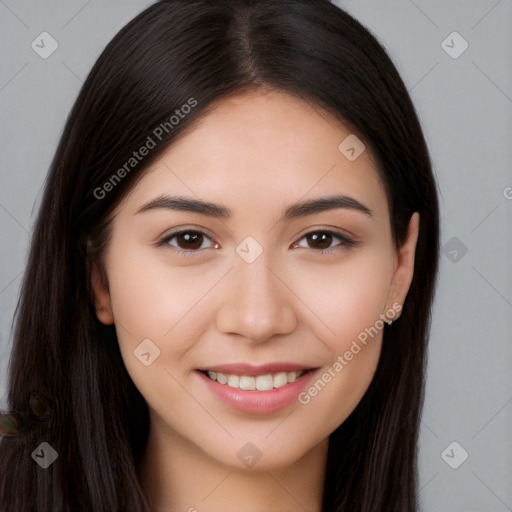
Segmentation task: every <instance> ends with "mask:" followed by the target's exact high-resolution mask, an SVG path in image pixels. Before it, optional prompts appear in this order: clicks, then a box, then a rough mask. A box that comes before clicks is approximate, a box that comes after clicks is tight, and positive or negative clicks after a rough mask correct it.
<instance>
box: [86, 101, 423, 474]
mask: <svg viewBox="0 0 512 512" xmlns="http://www.w3.org/2000/svg"><path fill="white" fill-rule="evenodd" d="M350 135H351V134H350V131H348V130H347V129H346V128H344V126H343V125H341V124H339V123H336V122H335V121H333V120H332V119H330V118H328V117H327V116H326V115H322V114H320V113H319V111H318V110H316V109H314V108H313V107H312V106H311V105H310V104H308V103H305V102H302V101H301V100H298V99H296V98H294V97H292V96H289V95H287V94H284V93H279V92H267V93H265V94H264V93H261V92H251V93H244V94H240V95H237V96H233V97H231V98H229V99H227V100H223V101H222V102H220V103H219V104H218V106H217V108H215V109H213V110H212V111H211V112H210V113H208V114H207V115H206V116H205V117H204V118H203V119H202V121H201V122H200V124H199V125H198V126H197V127H196V128H194V130H193V131H191V132H189V133H188V134H187V135H185V136H184V137H183V138H181V139H180V140H179V141H178V142H177V143H175V144H174V145H173V146H172V147H171V148H170V149H168V150H167V151H166V153H165V154H164V155H163V157H162V158H161V159H160V160H159V161H158V162H157V163H155V164H154V165H152V166H151V167H150V168H149V169H148V170H147V172H146V173H145V174H144V176H143V177H142V179H141V180H140V181H139V182H138V183H137V184H136V186H135V187H134V188H133V190H132V191H131V193H130V194H129V195H128V196H127V197H126V198H125V200H124V201H123V203H122V204H121V205H120V207H119V208H118V210H117V214H116V216H115V218H114V220H113V226H112V237H111V240H110V243H109V246H108V249H107V252H106V254H105V258H104V261H103V263H104V268H105V273H106V276H107V280H108V288H107V287H106V286H104V284H102V281H101V279H100V278H99V276H100V273H99V272H98V271H97V270H96V272H95V279H94V283H95V284H94V286H95V291H96V310H97V315H98V318H99V319H100V320H101V321H102V322H104V323H106V324H109V323H115V326H116V332H117V336H118V339H119V345H120V349H121V353H122V357H123V360H124V363H125V365H126V368H127V370H128V372H129V374H130V376H131V378H132V379H133V382H134V383H135V385H136V386H137V388H138V389H139V391H140V393H141V394H142V395H143V397H144V398H145V400H146V401H147V404H148V406H149V410H150V420H151V425H152V429H153V431H154V432H157V433H158V434H159V435H161V436H166V437H167V439H169V440H172V442H173V443H177V445H179V446H182V447H184V449H187V450H193V451H195V452H196V453H197V452H200V453H202V454H203V455H204V454H206V455H208V456H210V457H211V458H213V459H214V460H216V461H218V462H222V463H224V464H227V465H229V466H232V467H239V468H244V467H252V466H253V465H254V466H255V467H256V468H258V469H270V468H277V467H284V466H285V465H287V464H291V463H292V462H294V461H296V460H298V459H299V458H301V457H303V456H304V455H306V454H307V453H308V452H310V451H311V450H313V449H314V448H315V447H318V446H319V445H321V444H325V440H326V439H327V438H328V436H329V434H331V433H332V432H333V431H334V430H335V429H336V428H337V427H338V426H339V425H340V424H341V423H342V422H343V421H344V420H345V419H346V418H347V416H348V415H349V414H350V413H351V412H352V411H353V409H354V408H355V407H356V405H357V404H358V402H359V401H360V400H361V398H362V396H363V394H364V393H365V391H366V390H367V388H368V386H369V384H370V382H371V380H372V376H373V374H374V371H375V369H376V367H377V363H378V360H379V354H380V350H381V342H382V334H383V330H384V323H383V319H385V317H387V318H389V319H393V318H394V319H397V318H398V317H399V310H400V309H401V305H402V304H403V302H404V300H405V296H406V293H407V290H408V287H409V285H410V281H411V278H412V271H413V265H414V248H415V244H416V236H417V227H418V220H419V219H418V215H417V214H415V215H414V216H413V217H412V221H411V224H410V236H409V238H408V240H407V242H406V244H405V245H404V246H403V247H402V248H401V250H399V251H397V250H395V248H394V246H393V243H392V237H391V231H390V219H389V214H388V204H387V200H386V195H385V192H384V188H383V185H382V183H381V182H380V180H379V177H378V174H377V171H376V169H375V167H374V165H373V163H372V161H371V159H370V154H369V151H368V150H363V151H362V152H361V154H360V155H359V156H357V155H358V153H359V152H360V151H361V149H362V148H361V147H360V146H357V145H355V142H354V140H353V139H348V140H347V141H346V142H345V143H344V144H342V145H341V149H340V148H339V146H340V144H341V143H342V142H343V141H344V140H345V139H346V138H347V137H348V136H350ZM356 142H357V141H356ZM350 148H354V151H352V150H351V149H350ZM356 157H357V158H356ZM322 200H323V201H322ZM187 204H188V205H187ZM207 371H210V372H212V373H210V376H208V373H207ZM211 377H213V379H212V378H211ZM240 387H242V388H245V389H240ZM254 388H257V389H254Z"/></svg>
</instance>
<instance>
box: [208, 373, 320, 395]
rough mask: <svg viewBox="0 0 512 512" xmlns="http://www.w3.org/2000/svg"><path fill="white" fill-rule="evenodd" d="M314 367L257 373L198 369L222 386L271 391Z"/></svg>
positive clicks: (294, 379) (296, 378) (244, 389)
mask: <svg viewBox="0 0 512 512" xmlns="http://www.w3.org/2000/svg"><path fill="white" fill-rule="evenodd" d="M313 370H314V369H313V368H311V369H302V370H292V371H278V372H273V373H270V372H269V373H262V374H259V375H243V374H236V373H227V372H220V371H212V370H199V371H200V372H201V373H203V374H204V375H206V376H207V377H208V378H209V379H210V380H212V381H215V382H217V383H218V384H221V385H223V386H227V387H230V388H234V389H241V390H243V391H272V390H273V389H279V388H282V387H284V386H286V385H287V384H291V383H293V382H295V381H297V380H298V379H300V378H301V377H303V376H304V375H305V374H306V373H309V372H311V371H313Z"/></svg>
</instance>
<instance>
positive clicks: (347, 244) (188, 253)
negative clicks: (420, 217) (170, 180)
mask: <svg viewBox="0 0 512 512" xmlns="http://www.w3.org/2000/svg"><path fill="white" fill-rule="evenodd" d="M185 233H189V234H190V233H193V234H196V235H201V236H203V237H206V238H208V239H210V240H212V238H211V237H210V236H208V235H207V234H206V233H204V232H202V231H198V230H194V229H185V230H181V231H176V232H174V233H170V234H169V235H167V236H166V237H164V238H162V240H160V241H159V242H157V246H158V247H160V246H164V245H167V247H169V248H170V249H171V250H172V251H175V252H177V253H178V254H180V255H182V256H185V257H187V258H189V257H194V256H196V255H197V254H198V253H200V252H202V251H203V250H204V249H196V250H185V249H180V248H179V247H175V246H173V245H170V244H169V241H170V240H172V239H173V238H175V237H176V236H179V235H183V234H185ZM319 233H322V234H328V235H332V236H333V237H335V238H338V239H339V240H340V242H341V243H339V244H338V245H335V246H334V247H331V248H329V249H316V250H315V249H312V251H314V252H315V253H319V254H332V253H334V252H337V251H338V250H341V249H343V248H345V249H349V248H351V247H354V246H355V245H357V242H356V241H355V240H354V239H353V238H350V237H349V236H347V235H345V234H343V233H338V232H336V231H331V230H329V229H318V230H315V231H309V232H308V233H305V234H304V235H302V237H301V238H300V239H299V240H298V241H297V242H294V244H293V245H296V244H298V243H299V242H300V241H301V240H302V239H303V238H306V237H307V236H309V235H312V234H319ZM212 241H213V240H212Z"/></svg>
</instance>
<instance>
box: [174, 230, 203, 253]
mask: <svg viewBox="0 0 512 512" xmlns="http://www.w3.org/2000/svg"><path fill="white" fill-rule="evenodd" d="M176 238H177V239H178V240H184V241H185V247H184V249H199V247H201V245H202V243H203V242H202V238H203V236H202V235H201V234H200V233H193V232H187V233H181V234H179V235H177V236H176ZM198 242H199V243H198ZM178 245H180V244H178Z"/></svg>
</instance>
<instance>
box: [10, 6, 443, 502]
mask: <svg viewBox="0 0 512 512" xmlns="http://www.w3.org/2000/svg"><path fill="white" fill-rule="evenodd" d="M258 87H268V88H273V89H276V90H281V91H285V92H288V93H291V94H294V95H296V96H298V97H301V98H303V99H305V100H306V101H309V102H311V103H314V104H317V105H318V106H320V107H322V108H324V109H325V110H327V111H328V112H330V113H332V114H333V115H335V116H336V117H337V118H339V119H340V120H341V121H342V122H343V123H345V125H347V126H349V127H350V128H351V130H352V132H353V133H355V134H357V136H358V137H359V138H360V139H362V140H363V141H364V143H365V144H366V145H367V147H368V148H369V149H370V151H371V152H372V154H373V155H374V157H375V159H376V161H377V163H378V172H379V173H380V176H381V178H382V182H383V183H384V186H385V189H386V194H387V198H388V202H389V210H390V218H391V223H392V232H393V237H394V241H395V245H396V247H400V245H401V244H402V243H403V242H404V241H405V237H406V234H407V227H408V221H409V219H410V217H411V215H412V213H413V212H416V211H417V212H419V213H420V219H421V221H420V231H419V238H418V242H417V249H416V261H415V272H414V278H413V281H412V284H411V286H410V289H409V293H408V296H407V300H406V303H405V306H404V310H403V313H402V316H401V318H400V320H399V321H397V322H395V323H394V324H393V325H391V326H386V327H385V332H384V340H383V348H382V352H381V358H380V361H379V365H378V368H377V371H376V373H375V376H374V379H373V381H372V383H371V385H370V387H369V389H368V391H367V392H366V394H365V396H364V397H363V399H362V401H361V402H360V404H359V405H358V406H357V408H356V409H355V410H354V412H353V413H352V414H351V415H350V417H349V418H348V419H347V420H346V421H345V422H344V423H343V424H342V425H341V426H340V427H339V428H338V429H337V430H336V431H335V432H333V433H332V435H331V436H330V443H329V452H328V460H327V473H326V475H327V476H326V481H325V488H324V495H323V508H322V510H323V511H332V512H342V511H345V512H347V511H350V512H370V511H374V512H377V511H378V512H382V511H386V512H388V511H400V512H404V511H407V512H414V511H415V510H416V509H417V505H416V497H417V468H416V464H417V442H418V429H419V421H420V414H421V409H422V403H423V393H424V374H425V364H426V346H427V340H428V335H429V325H430V314H431V306H432V300H433V295H434V289H435V283H436V278H437V271H438V252H439V247H438V245H439V241H438V237H439V218H438V216H439V214H438V202H437V191H436V184H435V181H434V178H433V174H432V168H431V162H430V159H429V154H428V150H427V147H426V143H425V140H424V137H423V133H422V130H421V127H420V123H419V121H418V117H417V115H416V112H415V109H414V106H413V104H412V102H411V99H410V97H409V95H408V93H407V89H406V87H405V86H404V83H403V82H402V80H401V78H400V76H399V74H398V72H397V70H396V68H395V66H394V65H393V63H392V61H391V60H390V58H389V57H388V55H387V54H386V52H385V50H384V49H383V47H382V46H381V45H380V44H379V43H378V42H377V41H376V39H375V38H374V36H373V35H372V34H370V32H369V31H368V30H367V29H365V28H364V27H363V26H362V25H361V24H360V23H359V22H357V21H356V20H355V19H354V18H353V17H351V16H350V15H349V14H347V13H346V12H344V11H343V10H342V9H340V8H338V7H336V6H335V5H333V4H331V3H330V2H329V1H327V0H280V1H279V2H276V1H273V0H162V1H159V2H156V3H155V4H153V5H151V6H150V7H149V8H147V9H146V10H144V11H143V12H142V13H140V14H139V15H138V16H137V17H136V18H134V19H133V20H132V21H130V22H129V23H128V24H127V25H126V26H125V27H124V28H122V29H121V30H120V31H119V33H118V34H117V35H116V36H115V37H114V38H113V39H112V41H111V42H110V43H109V44H108V46H107V47H106V48H105V50H104V51H103V52H102V54H101V55H100V57H99V58H98V60H97V62H96V63H95V65H94V67H93V69H92V71H91V72H90V74H89V76H88V77H87V80H86V81H85V83H84V85H83V87H82V90H81V91H80V94H79V96H78V98H77V100H76V102H75V104H74V106H73V109H72V111H71V113H70V115H69V117H68V119H67V122H66V125H65V128H64V131H63V134H62V137H61V140H60V143H59V145H58V148H57V151H56V153H55V156H54V159H53V161H52V164H51V168H50V170H49V174H48V178H47V181H46V186H45V191H44V197H43V200H42V204H41V207H40V211H39V216H38V219H37V223H36V225H35V229H34V232H33V239H32V243H31V250H30V256H29V261H28V265H27V268H26V272H25V275H24V280H23V286H22V290H21V296H20V300H19V304H18V308H17V310H16V316H15V322H16V323H15V330H14V346H13V351H12V357H11V361H10V367H9V380H8V390H9V391H8V403H9V408H10V411H7V412H6V413H5V414H4V416H3V419H2V422H0V425H3V430H4V437H3V439H2V440H1V442H0V460H1V461H2V471H1V472H0V509H1V510H2V511H9V512H11V511H16V512H28V511H31V512H33V511H38V512H49V511H52V512H58V511H71V510H73V511H79V510H87V511H94V512H103V511H104V512H113V511H121V510H122V511H130V512H147V511H148V510H149V505H148V500H147V497H146V495H145V492H144V490H143V489H142V487H141V485H140V483H139V481H138V479H137V470H136V468H137V463H138V460H139V456H140V454H141V452H142V451H143V450H144V446H145V442H146V439H147V432H148V423H149V418H148V411H147V406H146V404H145V401H144V399H143V398H142V396H141V395H140V394H139V392H138V391H137V389H136V388H135V386H134V384H133V382H132V381H131V379H130V377H129V375H128V374H127V371H126V369H125V367H124V364H123V361H122V358H121V355H120V351H119V347H118V343H117V338H116V334H115V329H114V328H113V326H105V325H103V324H101V323H100V322H99V321H98V320H97V318H96V315H95V311H94V308H93V305H92V302H91V296H90V285H89V279H90V276H89V269H90V257H96V256H98V255H99V254H101V251H102V250H103V249H104V247H105V244H106V243H107V242H108V238H109V225H110V220H111V214H112V212H113V211H114V209H115V207H116V206H117V205H118V204H119V203H120V201H121V200H122V199H123V197H124V196H125V195H126V193H127V192H128V191H129V190H130V189H131V187H133V186H134V184H135V183H136V181H137V179H139V178H140V176H141V175H142V173H143V171H144V169H145V168H147V167H148V166H149V165H150V164H151V163H152V162H153V161H154V160H155V159H156V158H157V157H158V156H159V155H160V154H161V153H162V152H163V151H165V150H166V149H167V148H168V146H169V144H172V142H173V141H175V140H176V137H177V136H179V135H180V134H183V133H185V130H187V129H191V128H192V127H193V126H194V123H195V122H196V121H197V120H198V119H199V118H200V115H201V113H204V112H205V109H206V108H207V107H208V106H209V105H211V104H212V102H214V101H217V100H219V99H222V98H223V97H225V96H227V95H229V94H231V93H234V92H237V91H238V92H240V91H242V90H245V89H251V88H258ZM191 98H193V99H194V101H196V102H197V105H195V106H194V108H193V109H192V110H191V111H190V113H189V114H188V115H186V116H184V118H183V119H181V118H180V122H179V123H177V124H176V125H175V126H172V128H171V127H170V126H167V125H166V126H167V128H168V129H167V130H162V133H161V139H160V140H159V142H158V144H157V146H156V147H155V148H154V149H152V151H151V152H150V153H149V155H148V156H147V157H145V159H144V160H143V161H141V162H140V163H138V165H137V166H134V168H133V169H132V168H130V172H126V173H124V174H123V176H122V179H120V180H117V181H116V182H115V185H114V184H112V186H111V187H109V191H108V194H100V193H98V190H101V189H102V187H105V183H107V182H109V180H111V179H112V176H113V175H114V174H115V173H116V172H118V169H120V168H122V167H123V165H124V164H125V163H126V162H127V161H128V160H129V159H130V157H131V156H132V154H133V151H135V150H137V149H138V148H140V147H141V146H142V145H143V144H144V143H145V142H146V141H147V138H148V135H150V134H152V133H153V132H154V130H155V128H156V127H158V126H160V125H161V123H165V121H168V120H169V119H170V116H172V115H173V113H174V112H175V111H176V109H180V108H181V107H182V106H183V105H185V104H187V102H188V101H189V100H190V99H191ZM170 124H172V123H170ZM103 190H104V188H103ZM88 239H91V240H92V241H93V245H92V247H89V248H88V247H87V246H86V240H88ZM38 404H39V405H41V404H43V406H42V408H39V409H38ZM42 442H47V443H48V444H49V445H51V446H52V447H53V448H54V449H55V450H56V452H57V453H58V457H59V458H58V459H57V461H56V462H55V463H54V464H52V465H51V466H50V467H48V468H47V469H42V468H41V467H39V465H38V464H36V463H35V462H34V460H32V457H31V454H32V453H33V451H34V450H35V449H36V448H37V447H38V446H39V445H40V444H41V443H42Z"/></svg>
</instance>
